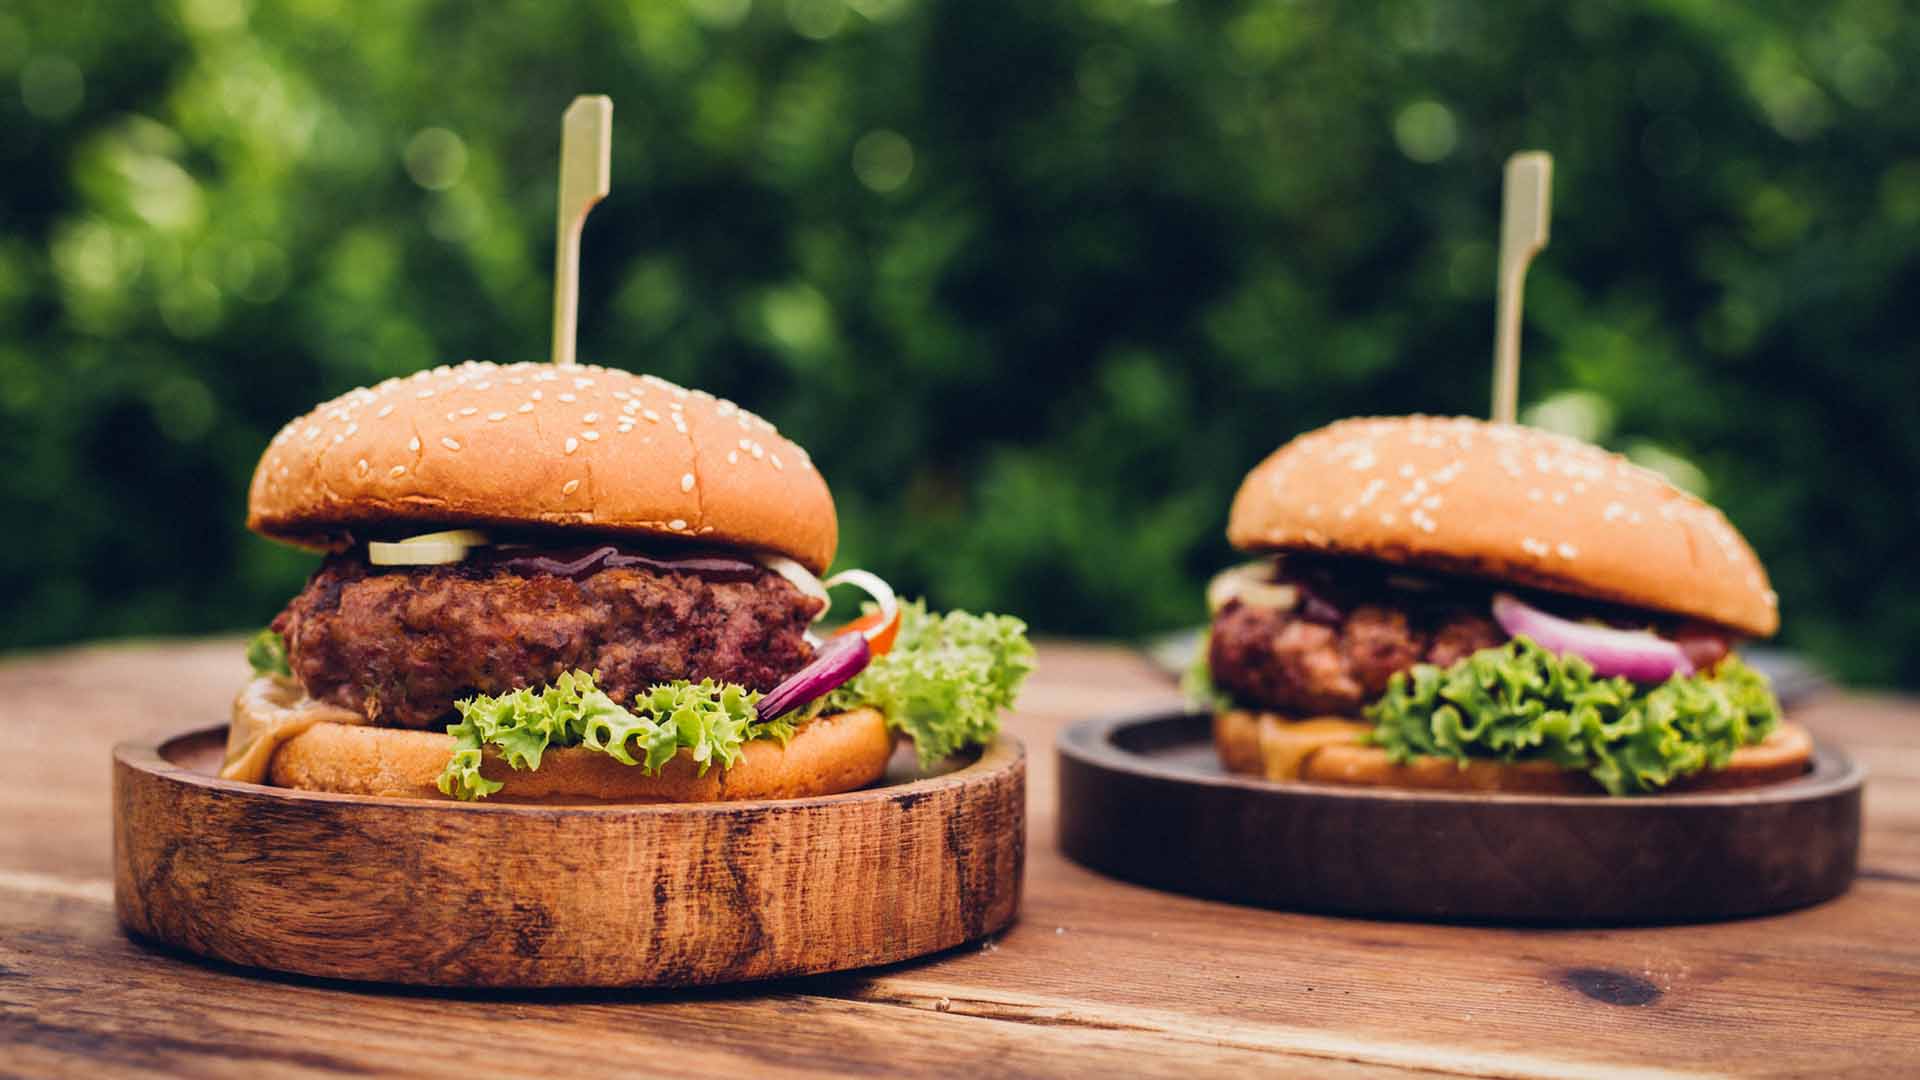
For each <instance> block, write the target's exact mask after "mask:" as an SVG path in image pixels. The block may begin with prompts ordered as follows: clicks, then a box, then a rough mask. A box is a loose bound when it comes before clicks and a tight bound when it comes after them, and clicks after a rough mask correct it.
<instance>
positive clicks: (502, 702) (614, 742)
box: [438, 671, 793, 799]
mask: <svg viewBox="0 0 1920 1080" xmlns="http://www.w3.org/2000/svg"><path fill="white" fill-rule="evenodd" d="M759 700H760V694H759V693H758V692H757V691H752V690H748V689H746V688H745V687H742V686H739V685H737V684H735V683H716V682H714V681H713V680H712V679H703V680H701V681H700V682H697V683H696V682H688V681H686V680H684V679H682V680H678V681H675V682H670V683H662V684H659V685H657V686H654V687H652V688H651V689H649V690H648V691H646V692H645V693H643V694H640V695H639V696H638V698H637V699H636V700H635V702H634V707H633V708H632V709H627V708H624V707H622V706H621V705H620V703H619V702H616V701H615V700H613V698H611V697H609V696H608V695H607V693H606V692H605V691H603V690H601V689H600V688H599V687H598V686H596V685H594V677H593V676H592V675H589V674H587V673H585V672H580V671H570V672H567V673H565V674H563V675H561V676H560V677H559V678H558V679H556V680H554V681H553V683H552V684H551V685H548V686H543V687H540V688H537V689H535V688H531V687H530V688H527V689H522V690H514V691H511V692H509V693H505V694H492V695H480V696H477V697H471V698H467V699H465V700H463V701H458V702H455V703H454V708H455V709H457V710H458V711H459V713H460V720H459V722H458V723H454V724H449V725H447V734H449V735H452V736H453V738H454V751H453V756H452V757H451V758H449V759H448V761H447V765H446V768H444V769H443V770H441V773H440V778H439V781H438V782H439V786H440V790H441V792H442V793H444V794H447V795H452V796H454V797H455V798H460V799H480V798H485V797H486V796H488V795H491V794H493V793H494V792H496V791H499V790H500V789H501V788H502V787H504V786H505V785H504V784H502V783H501V782H500V781H497V780H489V779H487V778H486V777H485V776H483V775H481V773H480V765H481V761H482V759H483V756H484V751H485V750H487V749H492V750H493V751H495V752H496V753H497V754H498V755H499V756H500V758H501V760H503V761H505V762H506V763H507V764H508V765H509V766H510V767H512V768H514V769H521V770H533V769H538V768H539V767H540V758H541V755H543V754H544V753H545V752H546V751H547V750H548V748H550V747H573V746H583V747H586V748H587V749H589V750H598V751H600V752H601V753H603V754H606V755H608V756H609V757H612V758H613V759H614V760H615V761H618V762H620V763H622V764H625V765H638V766H639V767H640V768H641V769H642V770H643V771H644V772H646V773H647V774H648V775H653V774H655V773H658V772H659V771H660V769H661V768H662V767H663V766H665V765H666V763H667V762H669V761H671V760H673V758H674V757H675V756H677V755H678V754H679V753H680V752H681V751H683V750H684V751H686V752H687V754H688V756H690V757H691V758H692V759H693V760H694V762H696V763H697V764H698V766H699V770H700V773H701V775H705V774H706V771H707V769H708V768H709V767H711V766H712V765H714V764H715V763H716V762H717V763H718V764H719V765H720V767H721V768H727V767H729V766H731V765H733V764H734V763H735V762H736V761H739V760H740V747H741V746H742V744H744V743H748V742H751V741H753V740H754V739H759V738H776V739H779V740H780V741H781V742H782V743H783V744H784V743H785V742H786V740H788V739H790V738H792V737H793V726H792V725H791V724H788V723H786V722H784V721H781V720H776V721H773V722H771V723H762V722H760V720H759V718H758V716H757V715H756V714H755V712H754V703H755V702H757V701H759Z"/></svg>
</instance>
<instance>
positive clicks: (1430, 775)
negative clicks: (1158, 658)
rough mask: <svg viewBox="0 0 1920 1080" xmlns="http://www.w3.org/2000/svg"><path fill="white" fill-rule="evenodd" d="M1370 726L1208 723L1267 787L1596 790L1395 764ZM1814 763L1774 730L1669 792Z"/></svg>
mask: <svg viewBox="0 0 1920 1080" xmlns="http://www.w3.org/2000/svg"><path fill="white" fill-rule="evenodd" d="M1371 730H1373V725H1371V724H1364V723H1361V722H1359V721H1357V720H1345V719H1338V718H1332V717H1318V718H1312V719H1307V720H1289V719H1286V718H1285V717H1281V716H1278V715H1275V714H1273V713H1252V712H1245V711H1242V710H1232V711H1228V712H1222V713H1217V714H1215V715H1214V718H1213V742H1214V746H1215V748H1216V749H1217V750H1218V751H1219V753H1220V763H1221V765H1222V766H1224V767H1225V768H1226V769H1227V771H1229V772H1236V773H1249V774H1252V775H1255V776H1264V777H1266V778H1267V779H1269V780H1307V781H1311V782H1313V783H1318V784H1348V785H1353V786H1358V787H1389V788H1414V789H1421V790H1430V791H1493V792H1507V793H1511V794H1526V795H1593V794H1597V793H1599V792H1601V791H1602V790H1603V789H1602V788H1601V787H1600V785H1599V784H1598V783H1596V782H1595V781H1594V779H1593V778H1592V777H1590V776H1588V775H1587V774H1586V773H1583V772H1578V771H1575V770H1572V769H1563V768H1561V767H1560V766H1558V765H1554V764H1552V763H1550V762H1544V761H1527V762H1515V763H1509V762H1504V761H1468V762H1466V763H1465V764H1464V765H1463V764H1461V763H1460V762H1458V761H1455V760H1454V759H1453V758H1443V757H1417V758H1414V759H1413V760H1411V761H1407V762H1404V763H1396V762H1394V761H1393V760H1392V759H1391V758H1389V757H1388V756H1387V752H1386V751H1385V750H1384V749H1382V748H1380V747H1378V746H1369V745H1367V744H1366V743H1365V742H1363V741H1362V740H1363V739H1364V738H1365V736H1366V734H1367V733H1368V732H1369V731H1371ZM1812 760H1813V737H1812V736H1811V735H1809V734H1807V730H1806V729H1805V728H1803V727H1800V726H1799V725H1798V724H1781V725H1780V726H1779V727H1778V728H1776V729H1775V730H1774V731H1773V733H1772V734H1770V735H1768V736H1767V737H1766V738H1765V739H1764V740H1762V741H1761V742H1758V743H1756V744H1754V745H1752V746H1743V747H1741V748H1740V749H1738V750H1735V751H1734V752H1733V757H1732V758H1731V759H1729V760H1728V762H1727V765H1726V767H1725V768H1723V769H1709V770H1704V771H1702V772H1698V773H1695V774H1693V775H1692V776H1687V777H1683V778H1681V779H1679V780H1676V781H1674V782H1673V783H1672V784H1670V785H1668V787H1667V788H1666V790H1667V791H1669V792H1683V791H1718V790H1725V789H1729V788H1743V787H1755V786H1758V785H1761V784H1775V783H1779V782H1781V781H1783V780H1791V779H1793V778H1794V777H1796V776H1800V775H1801V774H1803V773H1805V772H1806V771H1807V769H1808V768H1810V767H1811V763H1812Z"/></svg>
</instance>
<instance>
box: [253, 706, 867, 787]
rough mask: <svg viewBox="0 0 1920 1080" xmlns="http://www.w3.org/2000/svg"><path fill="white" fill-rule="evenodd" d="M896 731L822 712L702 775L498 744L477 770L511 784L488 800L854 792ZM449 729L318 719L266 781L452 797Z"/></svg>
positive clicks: (684, 768) (282, 751)
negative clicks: (528, 761) (784, 738)
mask: <svg viewBox="0 0 1920 1080" xmlns="http://www.w3.org/2000/svg"><path fill="white" fill-rule="evenodd" d="M893 742H894V739H893V733H892V732H890V731H888V730H887V725H886V720H885V719H884V718H883V717H882V716H881V715H880V713H879V712H877V711H875V710H873V709H855V710H853V711H851V712H844V713H834V714H832V715H828V716H821V717H817V718H815V719H813V720H811V721H808V722H807V723H805V724H802V725H801V726H800V729H799V730H798V731H797V732H796V733H795V734H794V736H793V739H792V740H791V741H790V742H788V743H787V745H786V746H784V747H783V746H781V745H780V744H779V743H778V742H776V741H774V740H772V739H757V740H755V741H753V742H750V743H747V744H746V745H745V746H743V747H741V758H740V760H739V761H738V762H736V763H735V764H734V765H733V767H732V768H727V769H722V768H718V767H714V768H709V769H708V770H707V772H706V775H704V776H702V775H700V773H699V769H698V767H697V766H696V765H695V764H694V761H693V759H692V758H691V757H688V756H687V755H686V753H685V752H682V754H681V756H679V757H677V758H675V759H673V760H672V761H669V762H667V764H666V765H665V766H663V767H662V768H661V770H660V772H659V773H658V774H657V775H654V776H648V775H646V774H645V773H643V772H641V770H640V769H639V768H638V767H637V766H633V765H623V764H621V763H620V762H618V761H615V760H614V759H613V758H610V757H608V756H607V755H605V754H603V753H600V752H599V751H597V750H588V749H584V748H580V747H570V748H564V749H557V750H548V751H547V752H546V753H545V754H544V755H542V756H541V759H540V767H539V768H538V769H536V770H533V771H531V772H518V771H515V770H514V769H512V768H511V767H509V766H508V765H507V763H506V762H505V761H502V760H501V759H500V757H499V756H498V755H497V754H495V753H494V752H493V751H492V750H488V751H486V755H485V759H484V763H483V764H482V766H481V772H482V773H483V775H485V776H486V777H487V779H489V780H498V781H501V782H503V783H505V785H506V786H505V787H503V788H502V789H501V790H499V791H498V792H495V793H494V794H492V795H490V796H488V797H487V801H489V802H543V803H593V802H619V803H635V802H721V801H738V800H742V799H798V798H806V797H808V796H813V795H832V794H836V793H838V792H842V791H853V790H855V789H857V788H862V787H866V786H867V785H868V784H871V783H874V782H875V781H877V780H879V779H880V777H881V775H882V774H883V773H885V772H886V767H887V759H888V758H889V757H891V756H892V755H893ZM453 745H454V741H453V736H451V735H446V734H443V733H440V732H435V731H414V730H408V729H403V728H380V727H364V726H359V725H353V724H335V723H319V724H315V725H313V726H312V727H310V728H308V729H307V730H306V731H304V732H302V733H301V734H299V735H296V736H294V737H293V738H291V739H288V740H287V741H286V743H285V744H284V745H282V746H281V747H280V748H279V750H278V751H276V752H275V753H274V756H273V761H272V763H271V764H270V765H269V766H268V773H267V779H268V782H269V783H272V784H274V785H276V786H279V787H288V788H301V789H304V790H307V791H331V792H336V793H340V794H346V795H378V796H384V797H388V798H403V799H446V798H447V796H445V795H442V794H441V793H440V789H439V787H437V786H436V783H435V782H436V780H437V779H438V778H439V776H440V771H441V770H442V769H443V768H445V767H446V764H447V759H448V758H449V757H451V756H452V754H453Z"/></svg>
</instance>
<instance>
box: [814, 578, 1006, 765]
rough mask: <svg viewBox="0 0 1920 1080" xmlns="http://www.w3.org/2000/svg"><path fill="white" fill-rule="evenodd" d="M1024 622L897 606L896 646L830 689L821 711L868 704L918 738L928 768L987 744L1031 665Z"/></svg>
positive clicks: (920, 604) (916, 603)
mask: <svg viewBox="0 0 1920 1080" xmlns="http://www.w3.org/2000/svg"><path fill="white" fill-rule="evenodd" d="M1033 663H1034V653H1033V645H1032V644H1031V643H1030V642H1028V641H1027V624H1026V623H1024V622H1021V621H1020V620H1019V619H1016V618H1014V617H1012V616H1011V615H971V614H968V613H967V612H964V611H949V612H947V613H946V614H944V615H935V614H931V613H929V612H928V611H927V605H926V602H925V601H922V600H911V601H906V602H903V603H902V604H901V605H900V633H899V636H898V637H897V638H896V639H895V640H894V643H893V649H892V650H891V651H889V652H888V653H887V655H885V656H881V657H876V658H875V659H874V661H873V663H871V664H869V665H867V668H866V670H865V671H862V672H861V673H860V674H858V675H856V676H854V677H853V678H852V679H851V680H849V681H848V682H847V683H846V684H845V685H844V686H841V687H840V688H839V689H837V690H835V691H833V692H832V693H831V694H828V695H827V697H826V698H825V699H824V705H823V707H824V709H825V710H826V711H828V712H841V711H844V710H846V709H858V708H862V707H871V708H874V709H878V710H879V711H880V712H881V714H882V715H884V716H885V717H886V718H887V724H888V726H890V727H892V728H893V729H894V730H896V731H903V732H905V733H907V734H908V735H910V736H912V737H913V745H914V749H915V750H916V751H918V752H919V755H920V761H921V763H922V764H923V765H930V764H932V763H933V762H935V761H938V760H939V759H941V758H943V757H946V756H947V755H949V754H953V753H957V752H959V751H960V750H962V749H964V748H966V747H968V746H972V745H976V744H983V743H986V742H988V741H990V740H991V739H992V738H993V737H994V735H995V733H997V732H998V731H999V730H1000V710H1002V709H1005V708H1008V707H1010V706H1011V705H1012V704H1013V700H1014V697H1015V696H1016V695H1017V694H1018V693H1019V691H1020V684H1021V683H1022V682H1024V681H1026V678H1027V675H1028V673H1029V672H1031V671H1032V670H1033Z"/></svg>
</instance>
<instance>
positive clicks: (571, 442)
mask: <svg viewBox="0 0 1920 1080" xmlns="http://www.w3.org/2000/svg"><path fill="white" fill-rule="evenodd" d="M578 449H580V440H579V439H576V438H573V437H571V436H569V437H568V438H567V453H569V454H571V453H573V452H574V451H575V450H578Z"/></svg>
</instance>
